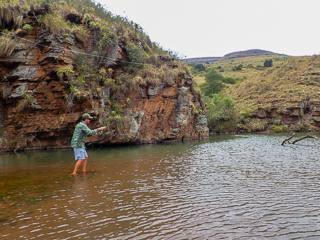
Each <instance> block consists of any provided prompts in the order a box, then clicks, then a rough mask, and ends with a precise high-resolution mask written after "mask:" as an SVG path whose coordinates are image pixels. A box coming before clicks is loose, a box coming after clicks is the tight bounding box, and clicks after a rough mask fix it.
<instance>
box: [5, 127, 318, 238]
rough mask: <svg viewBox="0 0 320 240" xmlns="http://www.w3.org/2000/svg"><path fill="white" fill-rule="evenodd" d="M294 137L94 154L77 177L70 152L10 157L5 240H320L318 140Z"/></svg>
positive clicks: (223, 139)
mask: <svg viewBox="0 0 320 240" xmlns="http://www.w3.org/2000/svg"><path fill="white" fill-rule="evenodd" d="M303 135H304V134H303V133H300V134H297V137H299V136H303ZM314 135H318V136H319V135H320V134H319V133H315V134H314ZM289 136H290V134H246V135H217V136H211V137H210V139H209V140H203V141H191V142H183V143H167V144H159V145H139V146H121V147H120V146H119V147H110V148H100V149H88V154H89V159H88V173H87V174H82V173H80V174H79V175H78V176H70V173H71V172H72V170H73V167H74V164H75V161H74V160H73V152H72V150H56V151H43V152H25V153H16V154H2V155H0V211H1V212H0V239H10V240H11V239H108V240H109V239H121V240H123V239H159V240H160V239H161V240H163V239H320V191H319V185H320V183H319V179H320V168H319V165H320V160H319V158H320V150H319V149H320V148H319V140H318V139H312V138H307V139H304V140H303V141H301V142H298V143H296V144H294V145H293V144H287V145H284V146H281V142H282V140H283V139H285V138H287V137H289ZM294 139H296V137H295V138H294Z"/></svg>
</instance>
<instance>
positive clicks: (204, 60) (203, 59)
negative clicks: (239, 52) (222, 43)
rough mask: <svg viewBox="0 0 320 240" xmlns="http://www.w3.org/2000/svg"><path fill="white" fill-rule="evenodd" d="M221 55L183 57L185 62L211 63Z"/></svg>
mask: <svg viewBox="0 0 320 240" xmlns="http://www.w3.org/2000/svg"><path fill="white" fill-rule="evenodd" d="M220 59H221V57H200V58H186V59H183V60H182V62H183V63H186V64H188V63H210V62H215V61H219V60H220Z"/></svg>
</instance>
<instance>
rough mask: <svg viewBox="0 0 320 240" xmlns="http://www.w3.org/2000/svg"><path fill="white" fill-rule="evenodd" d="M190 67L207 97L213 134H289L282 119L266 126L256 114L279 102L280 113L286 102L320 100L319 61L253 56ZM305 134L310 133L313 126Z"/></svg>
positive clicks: (306, 127) (274, 120) (208, 115)
mask: <svg viewBox="0 0 320 240" xmlns="http://www.w3.org/2000/svg"><path fill="white" fill-rule="evenodd" d="M189 67H190V70H191V71H192V73H193V74H195V77H194V79H195V81H196V82H197V83H198V86H199V88H200V89H201V91H202V93H203V94H204V95H206V97H204V101H205V102H206V104H207V117H208V122H209V128H210V129H211V130H213V131H241V130H243V131H249V132H250V131H276V132H278V131H286V130H288V126H286V125H283V124H281V121H280V119H273V120H272V122H271V123H270V122H268V123H267V122H266V121H265V120H263V119H258V118H256V117H255V116H256V115H257V112H258V110H259V109H265V110H268V109H269V108H270V103H271V102H272V101H276V102H277V104H278V107H279V111H281V109H282V108H283V109H285V107H286V102H287V101H290V100H295V101H302V100H306V99H307V100H315V99H318V98H319V92H320V83H319V76H318V74H317V73H320V56H318V55H314V56H305V57H289V56H279V55H275V56H270V55H268V56H255V57H245V58H235V59H226V60H220V61H216V62H212V63H210V64H203V66H199V65H195V64H189ZM200 69H201V71H199V70H200ZM228 78H231V79H232V80H233V81H232V82H230V83H228V82H227V81H226V80H225V79H228ZM225 102H227V103H228V104H225ZM225 115H226V116H228V117H227V118H226V117H225ZM307 117H310V116H302V121H303V119H304V118H307ZM219 119H220V120H219ZM301 128H302V129H300V130H309V129H310V128H311V129H312V126H309V125H303V126H302V127H301Z"/></svg>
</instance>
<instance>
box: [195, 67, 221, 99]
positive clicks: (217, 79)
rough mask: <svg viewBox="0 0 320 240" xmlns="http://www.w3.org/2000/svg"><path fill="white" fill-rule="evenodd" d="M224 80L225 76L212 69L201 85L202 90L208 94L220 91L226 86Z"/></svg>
mask: <svg viewBox="0 0 320 240" xmlns="http://www.w3.org/2000/svg"><path fill="white" fill-rule="evenodd" d="M223 81H224V77H223V76H222V75H221V74H219V73H217V72H216V71H215V70H210V71H209V72H208V73H207V74H206V75H205V82H204V83H203V84H202V85H201V86H200V88H201V91H202V92H203V93H204V94H205V95H207V96H210V95H211V94H215V93H218V92H219V91H220V90H221V89H222V88H223V87H224V84H223Z"/></svg>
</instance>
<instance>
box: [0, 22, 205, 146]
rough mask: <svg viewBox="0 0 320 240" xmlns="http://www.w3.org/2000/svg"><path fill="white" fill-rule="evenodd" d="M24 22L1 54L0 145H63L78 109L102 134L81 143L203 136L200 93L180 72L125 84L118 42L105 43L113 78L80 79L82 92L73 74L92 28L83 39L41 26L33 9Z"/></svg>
mask: <svg viewBox="0 0 320 240" xmlns="http://www.w3.org/2000/svg"><path fill="white" fill-rule="evenodd" d="M24 21H25V22H27V23H29V24H30V25H32V26H34V27H33V28H32V29H31V30H29V31H24V32H20V34H19V35H16V36H15V37H16V41H18V44H17V46H16V48H15V50H14V51H13V53H12V54H11V55H10V56H9V57H6V58H2V59H0V84H1V85H0V87H1V94H0V132H1V134H0V151H17V150H30V149H49V148H69V147H70V141H71V138H72V134H73V131H74V128H75V125H76V124H77V123H78V122H79V121H80V120H81V115H82V114H83V113H85V112H88V113H90V114H92V115H93V116H94V118H95V120H94V121H92V122H91V123H90V125H89V127H90V128H91V129H93V128H97V127H100V126H104V125H106V126H107V130H106V131H104V132H103V133H102V134H100V135H98V136H96V137H91V138H88V140H87V141H88V144H94V145H108V144H123V143H126V144H128V143H131V144H142V143H158V142H163V141H167V140H175V141H177V140H179V141H180V140H183V139H196V138H206V137H208V135H209V131H208V128H207V120H206V117H205V115H204V106H203V104H202V101H201V98H200V94H199V93H197V92H196V91H194V89H193V81H192V78H191V77H190V76H188V74H187V73H186V72H183V71H181V72H179V73H178V74H176V75H174V76H173V77H172V78H171V79H167V80H166V81H165V82H163V81H162V82H161V83H158V84H152V83H150V82H146V81H144V82H143V83H140V82H139V80H140V79H139V78H138V79H131V80H132V81H131V80H130V79H129V80H128V82H129V83H126V84H124V83H122V82H121V81H120V80H119V79H120V78H119V76H120V75H121V73H123V62H122V61H125V60H127V53H126V50H125V49H124V48H123V47H122V46H121V44H118V45H115V46H113V47H109V48H108V51H107V53H106V55H105V58H104V62H103V65H104V68H105V69H108V70H109V72H110V74H109V76H108V77H109V80H114V82H113V84H109V85H108V84H106V83H105V82H103V83H101V82H100V83H95V85H94V84H93V83H92V82H90V81H88V80H84V81H83V83H82V84H83V86H82V87H83V88H84V89H86V90H87V92H88V93H90V94H87V95H86V94H84V92H79V91H77V90H75V88H74V86H75V85H73V84H72V81H73V78H74V77H75V76H76V75H77V67H76V64H75V61H76V59H77V57H79V55H80V54H81V53H85V52H86V50H87V49H88V46H94V45H95V37H94V36H93V35H94V33H95V31H94V29H91V30H90V33H91V34H89V38H88V39H86V43H84V42H81V41H79V39H77V37H76V35H75V34H71V33H70V34H69V35H68V37H61V36H58V35H55V34H51V33H50V32H49V31H47V30H42V29H40V28H39V27H37V24H36V22H35V17H33V16H29V17H27V18H26V19H25V20H24ZM17 37H19V38H17ZM158 60H159V62H160V63H161V65H162V66H163V65H165V66H166V67H167V68H168V69H172V68H175V67H176V66H175V63H174V61H173V60H172V59H168V58H161V57H159V59H158ZM99 64H101V61H100V63H99ZM68 71H69V72H68ZM97 74H99V73H97ZM100 74H101V75H103V74H105V72H104V73H100ZM133 80H134V81H133Z"/></svg>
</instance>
